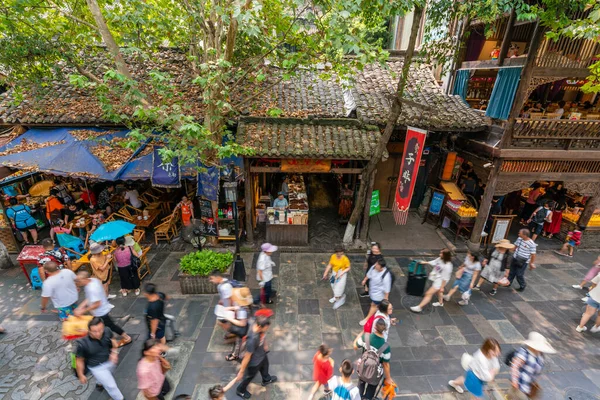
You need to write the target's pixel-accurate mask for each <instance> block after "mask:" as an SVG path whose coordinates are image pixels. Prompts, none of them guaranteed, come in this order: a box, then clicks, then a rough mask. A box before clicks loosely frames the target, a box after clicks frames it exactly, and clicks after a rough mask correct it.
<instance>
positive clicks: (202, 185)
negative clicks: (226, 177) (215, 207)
mask: <svg viewBox="0 0 600 400" xmlns="http://www.w3.org/2000/svg"><path fill="white" fill-rule="evenodd" d="M196 194H197V195H198V196H200V197H203V198H205V199H207V200H212V201H217V199H218V196H219V168H217V167H210V168H208V169H207V170H206V171H205V172H198V193H196Z"/></svg>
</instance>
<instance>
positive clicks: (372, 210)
mask: <svg viewBox="0 0 600 400" xmlns="http://www.w3.org/2000/svg"><path fill="white" fill-rule="evenodd" d="M380 212H381V203H380V199H379V190H373V194H372V195H371V207H369V217H372V216H373V215H377V214H379V213H380Z"/></svg>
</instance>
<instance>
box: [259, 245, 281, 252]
mask: <svg viewBox="0 0 600 400" xmlns="http://www.w3.org/2000/svg"><path fill="white" fill-rule="evenodd" d="M260 249H261V250H262V251H264V252H265V253H273V252H275V251H277V246H275V245H274V244H271V243H263V244H262V245H261V246H260Z"/></svg>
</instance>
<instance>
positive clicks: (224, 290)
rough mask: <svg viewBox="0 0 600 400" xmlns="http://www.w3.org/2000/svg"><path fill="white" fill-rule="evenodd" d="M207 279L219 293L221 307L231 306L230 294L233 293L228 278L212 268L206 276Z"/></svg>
mask: <svg viewBox="0 0 600 400" xmlns="http://www.w3.org/2000/svg"><path fill="white" fill-rule="evenodd" d="M208 280H209V281H210V283H212V284H213V285H216V286H217V292H218V293H219V304H220V305H222V306H223V307H231V295H232V294H233V286H232V285H231V282H229V279H227V278H225V276H223V274H222V273H221V272H220V271H218V270H214V271H213V272H211V273H210V275H209V276H208Z"/></svg>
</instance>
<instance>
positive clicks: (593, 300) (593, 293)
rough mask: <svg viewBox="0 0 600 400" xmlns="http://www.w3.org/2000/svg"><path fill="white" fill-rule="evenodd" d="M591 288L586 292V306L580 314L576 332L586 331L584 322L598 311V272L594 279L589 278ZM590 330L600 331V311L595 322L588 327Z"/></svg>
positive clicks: (599, 287) (599, 274)
mask: <svg viewBox="0 0 600 400" xmlns="http://www.w3.org/2000/svg"><path fill="white" fill-rule="evenodd" d="M591 282H592V285H593V288H592V289H591V290H590V291H589V293H588V298H587V301H586V302H587V307H586V308H585V312H584V313H583V315H582V316H581V321H579V325H577V328H575V329H576V330H577V332H585V331H587V327H586V326H585V324H587V322H588V321H589V320H590V318H592V317H593V316H594V314H596V313H598V312H599V311H600V285H598V284H600V273H598V274H597V275H596V277H595V278H594V279H592V280H591ZM590 332H592V333H597V332H600V313H599V314H598V317H597V318H596V323H595V324H594V326H593V327H592V329H590Z"/></svg>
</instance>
